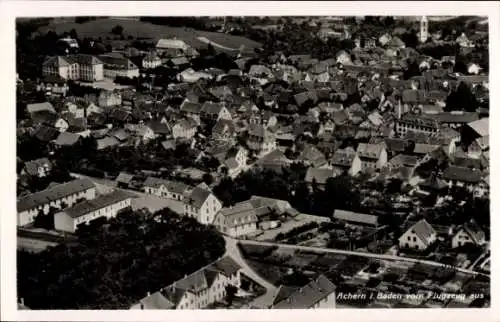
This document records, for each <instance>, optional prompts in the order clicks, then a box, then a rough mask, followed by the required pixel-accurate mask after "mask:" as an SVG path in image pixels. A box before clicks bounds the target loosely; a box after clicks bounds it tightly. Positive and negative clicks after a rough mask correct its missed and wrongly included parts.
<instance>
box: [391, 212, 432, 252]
mask: <svg viewBox="0 0 500 322" xmlns="http://www.w3.org/2000/svg"><path fill="white" fill-rule="evenodd" d="M436 239H437V233H436V231H435V230H434V228H433V227H432V226H431V225H430V224H429V223H428V222H427V221H426V220H425V219H422V220H420V221H418V222H417V223H415V224H414V225H413V226H411V227H410V228H409V229H408V230H407V231H406V232H405V233H404V234H403V235H402V236H401V237H399V248H400V249H405V248H406V249H415V250H421V251H422V250H426V249H427V248H429V246H431V245H432V244H433V243H434V242H435V241H436Z"/></svg>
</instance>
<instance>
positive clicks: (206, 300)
mask: <svg viewBox="0 0 500 322" xmlns="http://www.w3.org/2000/svg"><path fill="white" fill-rule="evenodd" d="M240 272H241V267H240V266H239V265H238V264H237V263H236V262H235V261H234V260H233V259H232V258H231V257H229V256H225V257H223V258H221V259H219V260H217V261H215V262H214V263H212V264H210V265H208V266H206V267H203V268H201V269H199V270H197V271H196V272H194V273H191V274H189V275H187V276H185V277H184V278H183V279H181V280H178V281H175V282H174V283H172V284H171V285H169V286H166V287H164V288H162V289H161V290H159V291H157V292H155V293H153V294H150V293H148V295H147V296H146V297H145V298H143V299H141V300H140V301H139V303H136V304H134V305H132V306H131V308H130V309H132V310H194V309H202V308H205V307H207V306H208V305H210V304H212V303H215V302H218V301H222V300H223V299H224V298H225V296H226V287H227V286H228V285H232V286H234V287H236V288H239V287H240V284H241V277H240Z"/></svg>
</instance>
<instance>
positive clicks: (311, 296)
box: [271, 274, 336, 309]
mask: <svg viewBox="0 0 500 322" xmlns="http://www.w3.org/2000/svg"><path fill="white" fill-rule="evenodd" d="M335 289H336V287H335V285H334V284H333V283H332V282H331V281H330V280H329V279H328V278H326V277H325V276H324V275H323V274H321V275H320V276H319V277H318V278H316V279H314V280H312V281H311V282H309V283H308V284H306V285H305V286H303V287H283V286H282V287H280V288H278V290H277V291H276V295H275V297H274V299H273V304H272V305H271V309H333V308H335V306H336V301H335V299H336V295H335V294H336V293H335Z"/></svg>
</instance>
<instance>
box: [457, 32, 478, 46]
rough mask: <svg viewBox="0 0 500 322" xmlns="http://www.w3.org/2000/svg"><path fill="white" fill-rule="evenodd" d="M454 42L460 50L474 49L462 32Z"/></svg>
mask: <svg viewBox="0 0 500 322" xmlns="http://www.w3.org/2000/svg"><path fill="white" fill-rule="evenodd" d="M455 42H456V43H457V44H458V45H459V46H460V47H462V48H468V47H474V44H473V43H472V42H471V41H470V40H469V38H467V36H466V35H465V33H464V32H462V33H461V34H460V36H458V37H457V39H456V40H455Z"/></svg>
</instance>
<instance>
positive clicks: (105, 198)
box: [62, 190, 131, 219]
mask: <svg viewBox="0 0 500 322" xmlns="http://www.w3.org/2000/svg"><path fill="white" fill-rule="evenodd" d="M129 198H131V194H130V193H127V192H124V191H122V190H115V191H113V192H111V193H108V194H105V195H100V196H98V197H96V198H94V199H91V200H85V201H83V202H80V203H77V204H75V205H74V206H72V207H69V208H66V209H64V210H63V211H62V212H64V213H65V214H67V215H68V216H70V217H71V218H73V219H74V218H79V217H81V216H84V215H86V214H89V213H91V212H94V211H96V210H99V209H103V208H105V207H108V206H111V205H114V204H116V203H118V202H120V201H123V200H126V199H129Z"/></svg>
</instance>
